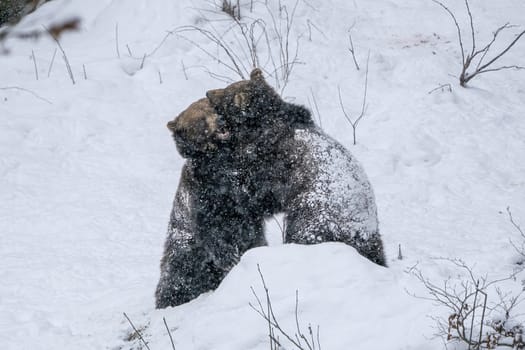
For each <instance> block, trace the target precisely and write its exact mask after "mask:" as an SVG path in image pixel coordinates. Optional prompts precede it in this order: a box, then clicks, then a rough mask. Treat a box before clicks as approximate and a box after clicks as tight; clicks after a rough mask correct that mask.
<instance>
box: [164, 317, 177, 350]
mask: <svg viewBox="0 0 525 350" xmlns="http://www.w3.org/2000/svg"><path fill="white" fill-rule="evenodd" d="M162 320H163V321H164V326H166V330H167V331H168V335H169V337H170V341H171V349H172V350H175V343H174V342H173V337H172V336H171V331H170V328H169V327H168V323H167V322H166V317H163V318H162Z"/></svg>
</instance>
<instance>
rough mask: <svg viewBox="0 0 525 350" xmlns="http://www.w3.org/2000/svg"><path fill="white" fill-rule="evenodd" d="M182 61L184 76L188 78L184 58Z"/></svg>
mask: <svg viewBox="0 0 525 350" xmlns="http://www.w3.org/2000/svg"><path fill="white" fill-rule="evenodd" d="M180 63H181V65H182V72H183V73H184V78H185V79H186V80H188V74H187V73H186V66H185V65H184V60H180Z"/></svg>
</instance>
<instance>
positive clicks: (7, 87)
mask: <svg viewBox="0 0 525 350" xmlns="http://www.w3.org/2000/svg"><path fill="white" fill-rule="evenodd" d="M0 90H19V91H23V92H27V93H29V94H31V95H33V96H34V97H36V98H38V99H39V100H42V101H44V102H46V103H49V104H50V105H52V104H53V102H51V101H49V100H48V99H46V98H43V97H42V96H40V95H38V94H36V93H35V92H33V91H31V90H28V89H26V88H22V87H18V86H6V87H0Z"/></svg>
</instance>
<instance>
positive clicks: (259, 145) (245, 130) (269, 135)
mask: <svg viewBox="0 0 525 350" xmlns="http://www.w3.org/2000/svg"><path fill="white" fill-rule="evenodd" d="M206 96H207V98H204V99H201V100H198V101H197V102H194V103H193V104H191V105H190V106H189V107H188V108H187V109H186V110H185V111H183V112H182V113H181V114H179V115H178V116H177V118H175V120H173V121H172V122H169V123H168V128H169V129H170V130H171V131H172V133H173V138H174V139H175V143H176V145H177V149H178V150H179V152H180V154H181V155H182V156H183V157H185V158H203V157H205V158H209V157H217V156H227V157H238V155H242V154H244V153H252V154H253V155H254V156H257V154H261V153H267V152H271V151H272V150H273V149H272V147H274V146H275V145H276V144H277V143H279V141H280V140H282V139H283V138H286V137H289V136H290V135H292V134H293V129H294V128H297V127H299V128H301V127H305V126H310V125H313V120H312V118H311V114H310V112H309V111H308V110H307V109H306V108H304V107H302V106H298V105H294V104H291V103H287V102H285V101H284V100H283V99H282V98H281V97H280V96H279V95H278V94H277V93H276V92H275V90H274V89H273V88H272V87H271V86H270V85H269V84H268V83H267V82H266V81H265V79H264V77H263V74H262V72H261V70H260V69H258V68H256V69H254V70H253V71H252V73H251V74H250V79H249V80H241V81H238V82H236V83H233V84H231V85H228V86H227V87H225V88H223V89H215V90H210V91H208V92H207V93H206ZM253 150H258V152H255V151H253ZM253 152H255V153H253Z"/></svg>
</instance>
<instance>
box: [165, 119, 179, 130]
mask: <svg viewBox="0 0 525 350" xmlns="http://www.w3.org/2000/svg"><path fill="white" fill-rule="evenodd" d="M176 125H177V123H176V122H175V120H172V121H170V122H168V124H167V125H166V127H167V128H168V129H170V130H171V131H175V128H176V127H177V126H176Z"/></svg>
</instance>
